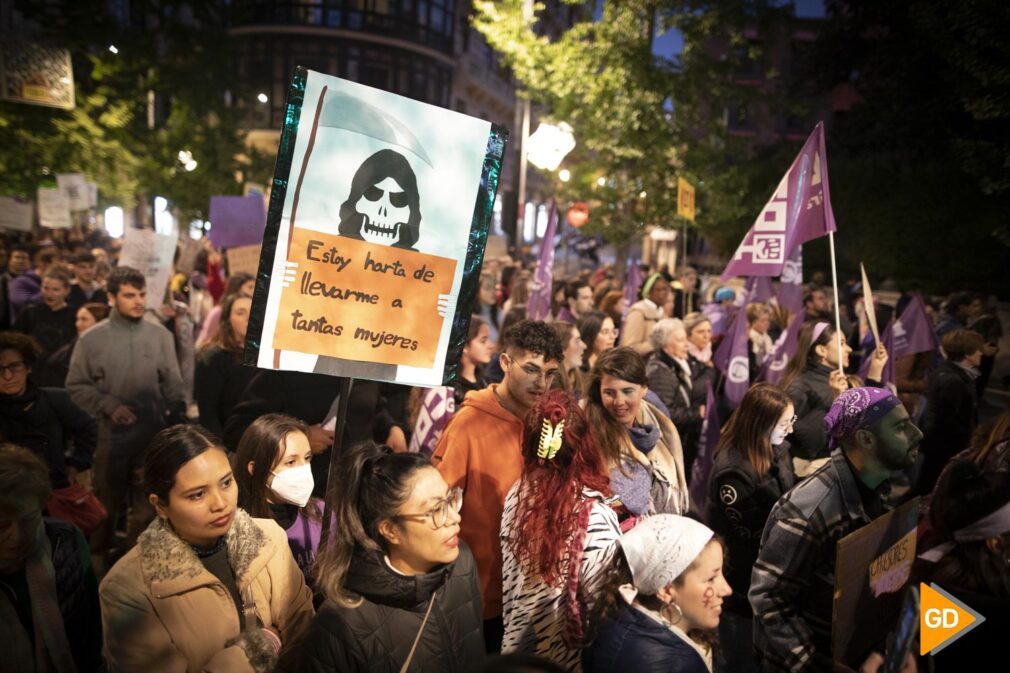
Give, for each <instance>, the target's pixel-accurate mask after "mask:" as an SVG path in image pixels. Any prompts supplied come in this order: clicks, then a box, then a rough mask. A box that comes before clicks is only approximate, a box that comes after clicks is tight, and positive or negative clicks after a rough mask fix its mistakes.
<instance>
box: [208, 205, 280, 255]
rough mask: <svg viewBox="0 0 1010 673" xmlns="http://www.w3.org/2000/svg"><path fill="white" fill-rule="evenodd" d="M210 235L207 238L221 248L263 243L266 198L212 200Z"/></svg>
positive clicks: (265, 221)
mask: <svg viewBox="0 0 1010 673" xmlns="http://www.w3.org/2000/svg"><path fill="white" fill-rule="evenodd" d="M209 217H210V224H211V227H210V232H208V234H207V237H208V238H209V239H210V242H211V243H213V244H214V245H216V246H217V247H219V248H238V247H241V246H243V245H255V244H256V243H262V242H263V229H264V228H265V227H266V224H267V215H266V209H265V207H264V205H263V197H262V196H260V195H259V194H250V195H249V196H212V197H210V216H209Z"/></svg>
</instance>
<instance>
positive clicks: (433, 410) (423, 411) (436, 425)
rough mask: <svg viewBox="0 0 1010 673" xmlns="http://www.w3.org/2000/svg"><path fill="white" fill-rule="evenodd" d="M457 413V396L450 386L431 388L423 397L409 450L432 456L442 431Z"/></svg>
mask: <svg viewBox="0 0 1010 673" xmlns="http://www.w3.org/2000/svg"><path fill="white" fill-rule="evenodd" d="M455 413H456V398H455V396H454V395H453V389H452V388H451V387H449V386H435V387H434V388H429V389H428V391H427V392H425V394H424V397H423V398H422V399H421V406H420V408H419V409H418V413H417V421H416V422H415V424H414V432H413V434H412V435H411V438H410V446H409V448H408V450H409V451H410V452H411V453H423V454H424V455H426V456H430V455H431V454H432V453H433V452H434V451H435V445H436V444H438V439H439V437H441V436H442V431H443V430H445V426H447V425H448V424H449V421H450V420H451V419H452V417H453V415H454V414H455Z"/></svg>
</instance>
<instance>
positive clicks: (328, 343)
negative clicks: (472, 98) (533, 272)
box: [211, 68, 506, 386]
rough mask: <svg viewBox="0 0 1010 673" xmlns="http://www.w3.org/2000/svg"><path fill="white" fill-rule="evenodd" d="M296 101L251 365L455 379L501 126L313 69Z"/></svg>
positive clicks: (411, 379) (400, 379) (296, 81)
mask: <svg viewBox="0 0 1010 673" xmlns="http://www.w3.org/2000/svg"><path fill="white" fill-rule="evenodd" d="M287 105H288V107H287V114H286V119H287V122H286V123H285V126H284V130H283V131H282V134H281V144H280V149H279V156H278V160H277V171H276V173H275V175H274V181H273V189H272V191H271V199H270V209H269V216H268V218H267V226H266V230H265V231H264V232H263V252H262V261H261V264H260V268H261V269H268V270H269V271H268V272H266V273H260V274H259V275H258V277H257V286H256V293H255V296H254V298H253V310H252V314H251V317H250V323H249V331H248V336H247V340H246V350H245V362H246V364H255V365H257V366H259V367H263V368H269V369H282V370H293V371H305V372H316V373H323V374H330V375H335V376H349V377H358V378H369V379H373V380H379V381H393V382H396V383H404V384H409V385H428V386H433V385H440V384H442V383H449V382H451V381H452V380H453V379H454V378H455V375H456V369H457V367H458V362H459V358H460V354H461V352H462V348H463V346H464V342H465V340H466V330H467V327H468V324H469V319H470V315H469V314H470V307H471V305H472V303H473V300H474V298H475V297H476V294H477V289H478V285H479V275H480V266H481V262H482V259H483V255H484V247H485V244H486V241H487V229H488V224H489V222H490V217H491V213H492V207H493V205H494V197H495V192H496V190H497V186H498V176H499V174H500V170H501V161H502V155H503V152H504V145H505V140H506V133H505V131H504V129H502V128H500V127H497V126H493V125H492V124H491V123H489V122H486V121H482V120H480V119H475V118H473V117H467V116H465V115H462V114H459V113H456V112H452V111H449V110H444V109H441V108H437V107H434V106H431V105H427V104H424V103H419V102H417V101H414V100H410V99H407V98H404V97H402V96H397V95H395V94H390V93H387V92H384V91H379V90H377V89H372V88H370V87H366V86H362V85H360V84H355V83H353V82H348V81H345V80H341V79H338V78H336V77H330V76H327V75H322V74H320V73H316V72H312V71H309V70H306V69H304V68H297V69H296V71H295V74H294V77H293V80H292V84H291V89H290V92H289V96H288V104H287ZM216 228H217V223H215V224H214V228H213V229H212V230H211V231H214V229H216Z"/></svg>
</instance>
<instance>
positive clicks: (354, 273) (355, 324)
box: [273, 227, 456, 367]
mask: <svg viewBox="0 0 1010 673" xmlns="http://www.w3.org/2000/svg"><path fill="white" fill-rule="evenodd" d="M288 259H289V261H290V262H297V264H298V268H297V271H296V273H295V275H294V280H293V281H292V282H291V283H289V284H287V285H286V286H285V288H284V291H283V293H282V294H281V306H280V312H279V314H278V317H277V329H276V331H275V334H274V343H273V346H274V348H278V349H282V350H289V351H298V352H300V353H313V354H316V355H329V356H332V357H338V358H343V359H346V360H359V361H363V362H381V363H386V364H397V365H409V366H413V367H432V366H434V363H435V355H436V354H437V352H438V341H439V337H440V336H441V333H442V324H443V320H444V318H442V317H441V316H439V314H438V299H439V295H442V294H448V293H449V291H450V290H451V289H452V280H453V276H454V274H455V273H456V261H455V260H452V259H447V258H445V257H436V256H434V255H426V254H423V253H420V252H414V251H413V250H402V249H399V248H390V247H383V246H380V245H375V244H373V243H367V242H365V241H359V240H356V239H353V238H348V237H346V236H333V235H328V234H320V233H318V232H315V231H308V230H306V229H299V228H297V227H296V228H295V229H294V234H293V237H292V240H291V247H290V252H289V257H288Z"/></svg>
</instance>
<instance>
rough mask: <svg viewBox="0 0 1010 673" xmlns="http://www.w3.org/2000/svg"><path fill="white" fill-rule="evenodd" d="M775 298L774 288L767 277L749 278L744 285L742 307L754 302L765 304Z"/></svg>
mask: <svg viewBox="0 0 1010 673" xmlns="http://www.w3.org/2000/svg"><path fill="white" fill-rule="evenodd" d="M774 296H775V286H774V285H773V284H772V279H771V278H769V277H768V276H751V277H750V278H748V279H747V283H746V284H745V285H744V293H743V306H747V304H751V303H754V302H759V301H760V302H766V301H768V300H770V299H771V298H772V297H774Z"/></svg>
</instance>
